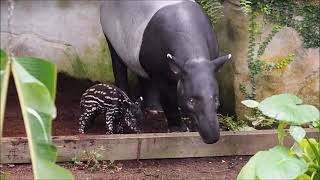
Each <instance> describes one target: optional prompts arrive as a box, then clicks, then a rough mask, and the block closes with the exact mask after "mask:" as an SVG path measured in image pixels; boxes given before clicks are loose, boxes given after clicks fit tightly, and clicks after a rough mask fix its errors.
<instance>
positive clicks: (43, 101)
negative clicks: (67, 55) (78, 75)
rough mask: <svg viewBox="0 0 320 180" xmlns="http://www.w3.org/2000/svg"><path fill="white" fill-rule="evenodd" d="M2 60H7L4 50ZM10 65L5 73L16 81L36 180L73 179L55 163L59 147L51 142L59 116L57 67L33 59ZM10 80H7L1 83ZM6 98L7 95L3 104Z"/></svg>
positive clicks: (18, 61) (21, 60)
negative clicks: (56, 99)
mask: <svg viewBox="0 0 320 180" xmlns="http://www.w3.org/2000/svg"><path fill="white" fill-rule="evenodd" d="M1 57H5V56H3V55H2V51H1ZM1 61H2V60H1ZM8 62H10V64H7V65H6V70H5V71H6V72H5V73H7V74H9V70H10V69H11V70H12V73H13V77H14V80H15V85H16V88H17V92H18V96H19V102H20V106H21V111H22V115H23V120H24V124H25V126H26V132H27V138H28V144H29V150H30V154H31V161H32V166H33V172H34V177H35V179H73V177H72V175H71V173H70V172H69V171H68V170H66V169H64V168H62V167H60V166H58V165H56V164H55V161H56V158H57V148H56V147H55V146H54V145H53V144H52V139H51V124H52V119H53V118H55V116H56V108H55V105H54V99H55V93H56V74H57V70H56V66H55V65H54V64H52V63H50V62H48V61H45V60H41V59H37V58H31V57H28V58H25V57H21V58H12V59H11V61H8ZM1 63H2V62H1ZM8 76H9V75H8ZM1 79H2V78H1ZM5 81H6V82H5ZM8 81H9V79H8V78H6V79H3V82H2V83H3V84H4V83H6V84H7V83H8ZM6 88H7V85H6V86H2V85H1V89H2V90H1V92H4V89H5V91H6ZM3 94H4V93H3ZM3 94H2V95H3ZM3 97H5V94H4V96H1V100H2V101H3V99H4V98H3ZM1 114H3V113H1ZM2 123H3V122H2V121H1V127H2Z"/></svg>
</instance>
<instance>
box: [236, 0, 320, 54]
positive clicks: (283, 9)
mask: <svg viewBox="0 0 320 180" xmlns="http://www.w3.org/2000/svg"><path fill="white" fill-rule="evenodd" d="M241 5H242V7H243V11H244V13H246V14H248V15H249V16H252V15H253V14H263V15H264V16H265V17H267V18H268V20H269V21H271V22H273V23H275V24H278V25H280V26H287V27H292V28H294V29H296V30H297V31H298V32H299V33H300V35H301V36H302V37H303V40H304V45H305V47H306V48H317V47H320V29H319V24H320V19H319V18H318V17H319V16H320V6H319V4H318V5H315V4H313V3H311V2H308V1H305V2H303V3H299V2H297V1H293V0H281V1H273V0H265V1H259V0H241Z"/></svg>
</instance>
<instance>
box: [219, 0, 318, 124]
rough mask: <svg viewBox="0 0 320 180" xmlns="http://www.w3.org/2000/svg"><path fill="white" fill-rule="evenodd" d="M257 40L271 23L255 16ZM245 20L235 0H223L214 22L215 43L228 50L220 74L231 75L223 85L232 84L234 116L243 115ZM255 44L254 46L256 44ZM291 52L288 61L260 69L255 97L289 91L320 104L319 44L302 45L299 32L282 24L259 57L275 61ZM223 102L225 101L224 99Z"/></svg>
mask: <svg viewBox="0 0 320 180" xmlns="http://www.w3.org/2000/svg"><path fill="white" fill-rule="evenodd" d="M258 23H259V24H260V25H261V34H259V35H258V37H257V44H259V43H261V42H262V41H263V40H264V39H265V38H266V36H267V35H268V34H269V33H270V32H271V30H272V26H273V25H272V24H270V23H265V21H264V19H263V18H262V17H259V18H258ZM248 27H249V20H248V17H247V16H246V15H244V14H243V12H242V9H241V7H240V5H239V0H226V1H224V18H223V19H221V20H220V22H219V23H218V24H217V25H216V28H215V30H216V32H217V36H218V41H219V46H220V48H222V49H224V51H229V52H231V53H232V64H231V65H230V66H227V67H225V69H224V72H225V73H226V74H223V75H221V76H231V75H230V73H233V76H232V77H233V79H232V80H233V81H225V82H224V84H222V85H224V86H225V87H226V88H223V87H222V89H227V90H228V89H230V87H233V88H234V91H233V92H225V93H224V94H231V93H234V107H235V111H236V114H237V115H238V117H240V118H242V117H244V114H246V113H247V112H246V110H247V109H246V108H245V107H244V106H243V105H242V104H241V101H242V100H244V99H246V98H245V95H244V93H243V91H242V90H241V89H240V85H244V86H246V85H247V84H250V77H249V68H248V62H247V52H248V46H249V33H248ZM256 48H257V47H256ZM290 55H293V56H292V57H293V58H292V61H291V62H289V63H288V64H284V65H282V66H281V68H279V69H273V70H271V71H263V72H260V73H259V74H258V75H257V76H256V91H255V92H256V98H257V100H262V99H264V98H266V97H268V96H271V95H274V94H280V93H292V94H295V95H298V96H299V97H301V98H303V99H304V102H305V103H308V104H312V105H315V106H317V107H320V101H319V92H320V91H319V86H320V85H319V48H308V49H306V48H304V47H303V41H302V39H301V37H300V36H299V34H298V33H297V32H296V31H295V30H294V29H292V28H288V27H284V28H282V29H281V30H280V31H279V32H278V33H277V34H276V35H275V36H274V37H273V38H272V40H271V42H270V43H269V44H268V45H267V47H266V50H265V52H264V54H263V55H262V56H261V60H262V61H263V62H265V63H267V64H272V63H274V64H277V63H280V62H281V61H283V59H286V58H288V56H290ZM226 103H227V102H226Z"/></svg>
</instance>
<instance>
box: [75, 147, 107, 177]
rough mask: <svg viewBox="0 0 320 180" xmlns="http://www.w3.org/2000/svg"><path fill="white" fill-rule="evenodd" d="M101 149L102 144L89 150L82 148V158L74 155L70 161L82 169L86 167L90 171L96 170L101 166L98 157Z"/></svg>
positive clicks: (99, 157)
mask: <svg viewBox="0 0 320 180" xmlns="http://www.w3.org/2000/svg"><path fill="white" fill-rule="evenodd" d="M103 150H104V148H103V146H101V147H100V148H99V149H93V150H91V151H87V150H84V151H83V152H82V155H81V157H82V158H78V157H77V156H75V157H74V158H72V161H73V163H74V164H75V165H77V166H79V167H81V168H84V169H88V170H89V171H90V172H95V171H98V170H100V169H101V168H102V163H101V161H100V159H101V157H102V155H101V151H103ZM82 159H85V160H82Z"/></svg>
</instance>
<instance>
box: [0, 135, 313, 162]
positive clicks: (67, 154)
mask: <svg viewBox="0 0 320 180" xmlns="http://www.w3.org/2000/svg"><path fill="white" fill-rule="evenodd" d="M317 135H318V132H317V130H315V129H307V136H308V137H316V136H317ZM53 142H54V144H55V145H56V146H57V148H58V154H59V156H58V162H65V161H71V160H72V158H74V157H77V158H79V159H82V160H84V159H85V156H84V155H83V152H84V151H87V152H90V151H96V152H99V153H100V154H101V155H102V156H103V157H102V158H101V160H129V159H159V158H186V157H210V156H233V155H253V154H255V153H256V152H257V151H260V150H265V149H268V148H271V147H273V146H275V145H277V144H278V138H277V132H276V130H259V131H248V132H239V133H233V132H229V131H225V132H221V137H220V140H219V142H217V143H216V144H205V143H203V142H202V140H201V138H200V136H199V134H198V133H197V132H187V133H155V134H127V135H124V134H122V135H120V134H118V135H87V136H85V137H84V138H81V139H80V138H79V137H78V136H55V137H53ZM292 143H293V142H292V140H290V138H286V141H285V144H286V145H291V144H292ZM100 147H102V148H103V149H104V150H99V148H100ZM0 150H1V163H30V154H29V150H28V143H27V139H26V138H25V137H10V138H2V139H1V148H0Z"/></svg>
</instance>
